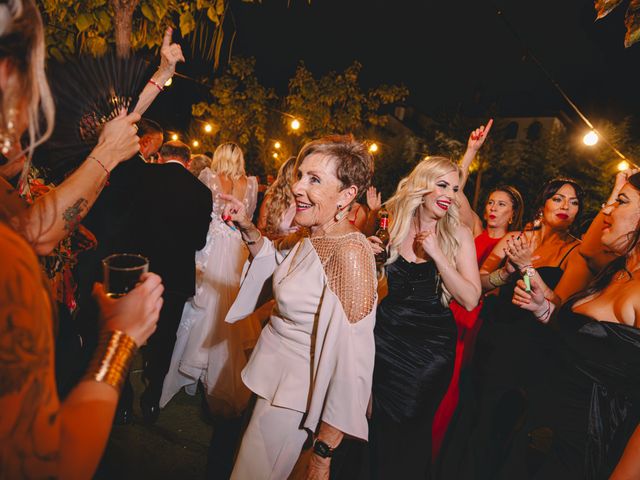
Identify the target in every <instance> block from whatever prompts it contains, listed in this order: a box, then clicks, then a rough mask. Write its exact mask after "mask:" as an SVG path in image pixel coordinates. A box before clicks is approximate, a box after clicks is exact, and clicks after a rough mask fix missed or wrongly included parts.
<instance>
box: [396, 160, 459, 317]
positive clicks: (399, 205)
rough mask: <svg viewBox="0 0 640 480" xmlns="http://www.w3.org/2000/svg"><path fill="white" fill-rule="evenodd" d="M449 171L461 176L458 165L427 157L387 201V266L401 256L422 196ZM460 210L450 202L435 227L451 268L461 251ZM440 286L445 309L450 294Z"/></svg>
mask: <svg viewBox="0 0 640 480" xmlns="http://www.w3.org/2000/svg"><path fill="white" fill-rule="evenodd" d="M450 172H457V174H458V178H460V177H461V176H462V172H461V170H460V168H459V167H458V165H457V164H456V163H454V162H452V161H451V160H449V159H448V158H445V157H427V158H425V159H424V160H422V161H421V162H420V163H419V164H418V165H416V167H415V168H414V169H413V170H412V171H411V173H410V174H409V175H408V176H407V177H405V178H403V179H402V180H400V183H399V184H398V188H397V190H396V193H395V194H394V195H393V197H391V198H390V199H389V200H387V202H386V207H387V210H388V211H389V217H390V220H391V222H390V228H389V236H390V237H391V239H390V242H389V259H388V260H387V265H388V264H390V263H393V262H394V261H396V259H397V258H398V256H399V255H400V253H399V249H400V245H401V244H402V242H403V241H404V240H405V238H406V237H407V235H408V234H409V230H410V229H411V222H412V221H413V219H414V216H415V215H416V214H417V212H416V210H417V209H418V208H419V207H420V205H421V204H422V199H423V197H424V195H427V194H428V193H431V192H433V191H434V190H435V186H436V181H437V179H438V178H440V177H442V176H443V175H446V174H447V173H450ZM459 208H460V207H459V205H458V203H457V202H456V201H454V202H452V203H451V206H450V207H449V209H448V210H447V213H446V214H445V215H444V216H443V217H442V218H441V219H439V220H438V222H437V224H436V238H437V240H438V244H439V245H440V248H441V249H442V252H443V253H444V255H445V257H446V259H447V260H448V262H449V263H450V264H451V265H455V264H456V255H457V253H458V250H459V248H460V243H459V242H458V240H457V238H456V231H457V229H458V227H459V226H460V210H459ZM441 285H442V293H441V295H440V301H441V303H442V305H444V306H448V305H449V301H450V300H451V294H450V293H449V291H448V290H447V288H446V287H445V286H444V284H443V283H442V284H441Z"/></svg>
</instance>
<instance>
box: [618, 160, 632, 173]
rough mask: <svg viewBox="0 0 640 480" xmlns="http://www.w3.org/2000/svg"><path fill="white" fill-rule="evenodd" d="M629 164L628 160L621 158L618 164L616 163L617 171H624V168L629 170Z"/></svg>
mask: <svg viewBox="0 0 640 480" xmlns="http://www.w3.org/2000/svg"><path fill="white" fill-rule="evenodd" d="M630 166H631V165H629V162H627V161H626V160H622V161H621V162H620V163H619V164H618V171H620V172H624V171H625V170H629V167H630Z"/></svg>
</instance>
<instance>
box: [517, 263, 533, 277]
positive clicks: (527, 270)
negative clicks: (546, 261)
mask: <svg viewBox="0 0 640 480" xmlns="http://www.w3.org/2000/svg"><path fill="white" fill-rule="evenodd" d="M520 273H522V276H525V275H526V276H527V277H529V278H531V277H533V276H534V275H535V274H536V269H535V268H533V267H532V266H531V265H528V266H526V267H524V268H523V269H522V270H521V271H520Z"/></svg>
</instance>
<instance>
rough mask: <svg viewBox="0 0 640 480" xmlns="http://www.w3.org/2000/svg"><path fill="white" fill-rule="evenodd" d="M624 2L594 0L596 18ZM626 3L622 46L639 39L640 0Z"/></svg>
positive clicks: (604, 15)
mask: <svg viewBox="0 0 640 480" xmlns="http://www.w3.org/2000/svg"><path fill="white" fill-rule="evenodd" d="M624 3H627V2H625V0H594V6H595V8H596V14H597V18H596V20H600V19H601V18H604V17H606V16H607V15H608V14H609V13H610V12H611V11H612V10H614V9H616V8H617V7H618V6H620V5H622V4H624ZM628 4H629V5H628V7H627V12H626V13H625V16H624V25H625V27H627V32H626V34H625V36H624V46H625V47H627V48H628V47H630V46H631V45H633V44H634V43H636V42H637V41H638V40H640V0H629V2H628Z"/></svg>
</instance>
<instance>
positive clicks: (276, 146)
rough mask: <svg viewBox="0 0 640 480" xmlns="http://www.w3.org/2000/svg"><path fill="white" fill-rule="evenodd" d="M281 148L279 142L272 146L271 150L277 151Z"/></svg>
mask: <svg viewBox="0 0 640 480" xmlns="http://www.w3.org/2000/svg"><path fill="white" fill-rule="evenodd" d="M281 146H282V144H281V143H280V142H276V143H274V144H273V148H275V149H276V150H279V149H280V147H281Z"/></svg>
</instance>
